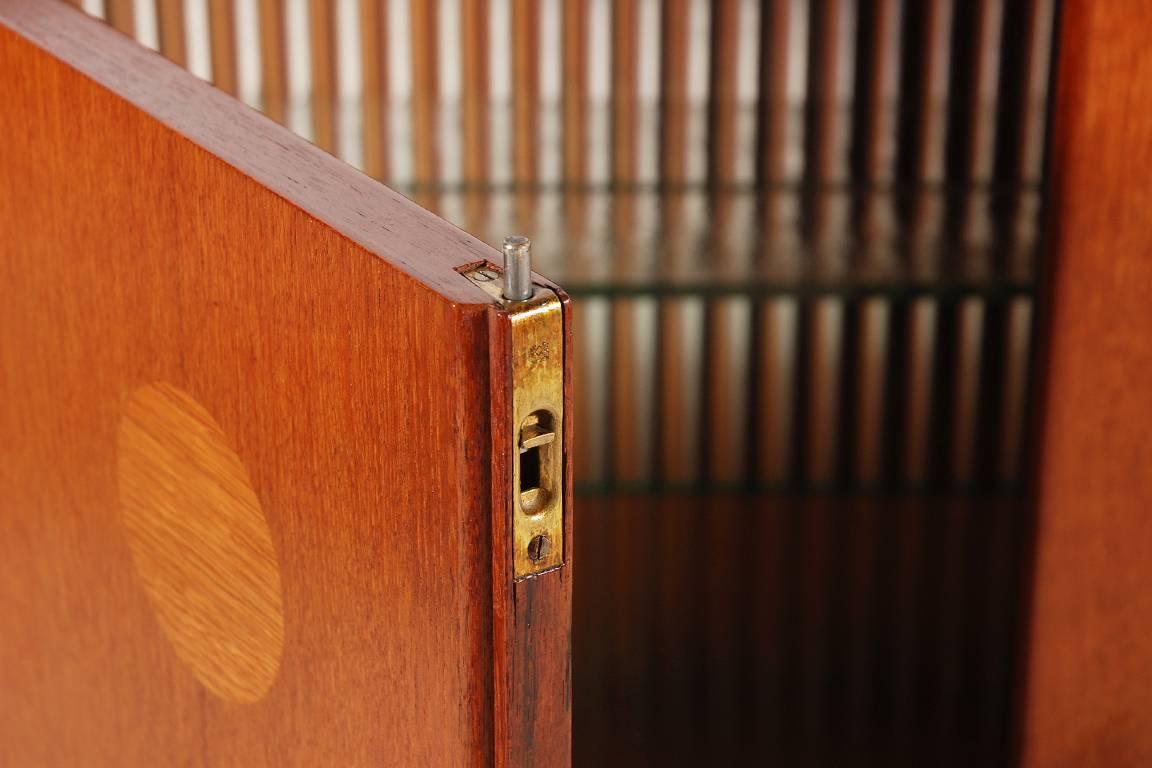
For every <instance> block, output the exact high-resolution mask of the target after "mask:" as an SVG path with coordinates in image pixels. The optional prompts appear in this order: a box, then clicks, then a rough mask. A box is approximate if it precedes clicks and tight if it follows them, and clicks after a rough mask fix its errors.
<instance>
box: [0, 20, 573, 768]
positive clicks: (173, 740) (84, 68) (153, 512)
mask: <svg viewBox="0 0 1152 768" xmlns="http://www.w3.org/2000/svg"><path fill="white" fill-rule="evenodd" d="M0 102H2V103H3V104H4V109H3V110H0V143H2V144H3V146H5V147H6V148H7V149H6V150H5V151H4V152H3V153H2V154H0V232H3V238H2V240H0V272H2V275H3V280H2V281H0V298H2V300H0V336H2V339H3V341H2V343H0V391H2V392H3V406H2V407H0V563H2V566H0V614H2V615H3V617H4V618H3V620H2V621H0V670H3V671H2V672H0V688H2V689H3V695H2V696H0V765H4V766H12V767H13V768H17V767H18V766H76V765H87V766H158V765H174V764H181V765H183V764H189V765H192V764H195V765H201V764H203V765H219V764H236V765H245V766H286V765H340V766H377V765H384V764H387V765H413V766H415V765H422V766H425V765H472V766H488V765H524V764H527V763H528V762H529V761H530V760H532V759H533V756H534V755H536V756H540V760H539V761H538V762H536V763H534V764H538V765H549V766H553V765H554V766H561V765H565V764H567V762H568V745H569V743H570V742H569V734H570V731H569V722H570V719H569V716H568V707H569V706H570V705H569V703H568V702H570V694H569V691H568V690H567V687H566V686H567V680H568V679H569V671H568V657H567V644H568V637H569V632H570V626H569V622H568V613H567V605H568V600H569V591H568V590H569V584H570V577H569V575H568V573H567V571H566V569H565V568H560V569H558V570H556V571H553V572H552V573H551V574H547V575H545V576H542V577H540V578H539V579H538V580H536V581H534V582H532V583H531V584H520V585H518V587H517V590H518V592H517V595H516V596H514V595H513V585H512V583H511V578H510V576H508V577H507V578H506V580H504V578H505V577H504V576H503V574H505V573H508V571H507V570H506V569H504V568H497V567H495V564H496V563H497V562H500V563H503V561H497V559H496V555H495V554H494V553H495V551H496V550H497V549H498V548H499V546H498V543H497V542H494V541H493V535H494V534H495V533H496V532H497V531H498V526H494V525H493V523H492V515H493V505H492V503H491V502H490V500H491V499H493V498H494V497H495V496H496V492H495V491H494V490H493V488H494V487H495V486H497V485H498V483H499V481H500V477H501V476H495V477H494V475H493V472H494V471H495V470H494V467H495V464H494V463H493V461H492V452H493V447H492V446H493V442H492V441H493V439H494V438H493V427H492V423H491V420H492V419H494V418H499V415H500V413H501V411H500V410H499V408H498V407H497V405H498V403H499V402H503V401H505V400H506V398H507V394H506V393H505V389H506V388H507V387H508V386H509V372H508V369H507V368H505V367H504V366H503V364H502V362H501V361H504V360H506V356H504V357H502V356H501V355H500V352H501V351H502V350H503V349H504V348H503V346H501V342H500V338H499V337H498V329H500V328H502V327H504V325H506V323H507V318H506V315H505V314H503V313H502V312H500V311H497V310H496V308H495V306H494V305H493V304H492V302H491V301H490V300H489V299H488V298H487V297H486V295H485V294H484V293H483V292H482V291H480V290H479V289H478V288H476V287H475V286H474V285H473V284H472V283H471V282H470V281H469V280H467V279H466V278H464V277H463V276H461V275H460V274H458V273H457V272H456V271H455V268H457V267H459V266H461V265H464V264H468V263H473V262H476V261H480V260H483V259H491V258H494V257H496V256H497V254H496V253H495V252H493V251H492V250H491V249H488V248H486V247H485V246H483V245H481V244H480V243H478V242H477V241H475V240H473V239H472V238H470V237H468V236H467V235H465V234H463V233H461V232H460V231H459V230H457V229H455V228H453V227H451V226H450V225H448V224H446V223H445V222H443V221H442V220H440V219H438V218H436V217H435V216H432V215H431V214H429V213H427V212H426V211H423V210H421V209H420V208H418V207H417V206H416V205H414V204H413V203H411V202H409V201H407V200H405V199H404V198H403V197H401V196H400V195H398V194H395V193H393V192H391V191H390V190H388V189H386V188H384V187H382V186H380V185H379V184H378V183H376V182H374V181H372V180H370V179H367V178H366V177H364V176H363V175H361V174H359V173H357V172H355V171H354V170H352V169H351V168H349V167H347V166H346V165H344V164H343V163H341V162H339V161H337V160H335V159H334V158H332V157H330V156H328V155H326V154H325V153H323V152H322V151H320V150H318V149H316V148H314V147H312V146H310V145H308V144H307V143H306V142H303V141H302V140H300V139H298V138H297V137H295V136H293V135H291V134H290V133H288V132H287V131H286V130H284V129H283V128H281V127H280V126H277V125H275V124H274V123H272V122H271V121H269V120H267V119H265V118H263V117H261V116H259V115H257V114H256V113H254V112H252V111H251V110H249V109H247V108H246V107H244V106H243V105H241V104H239V103H238V102H236V101H235V100H233V99H232V98H230V97H228V96H226V95H224V94H222V93H220V92H219V91H216V90H214V89H213V88H211V87H210V86H209V85H207V84H205V83H202V82H199V81H197V80H196V79H195V78H194V77H192V76H191V75H189V74H188V73H186V72H184V71H183V70H181V69H179V68H178V67H176V66H174V65H172V64H169V63H167V62H165V61H163V60H162V59H161V58H160V57H159V56H158V55H156V54H153V53H151V52H148V51H146V50H145V49H143V48H141V47H140V46H138V45H137V44H135V43H134V42H132V41H130V40H129V39H128V38H125V37H123V36H121V35H119V34H118V33H117V32H115V31H113V30H111V29H110V28H107V27H105V26H103V25H101V24H99V23H97V22H96V21H93V20H91V19H88V18H86V17H84V16H83V15H81V14H79V13H78V12H77V11H75V10H74V9H71V8H69V7H67V6H65V5H63V4H59V3H55V2H37V1H34V0H0ZM493 344H495V345H496V346H495V347H493ZM493 350H495V351H493ZM509 365H510V364H509ZM500 444H501V445H503V444H504V443H503V442H501V443H500ZM501 450H503V449H501ZM566 471H567V470H566ZM569 474H570V471H569ZM514 597H515V602H514ZM529 598H533V599H529ZM505 670H507V671H508V674H507V675H505V674H503V672H504V671H505ZM545 758H546V759H545Z"/></svg>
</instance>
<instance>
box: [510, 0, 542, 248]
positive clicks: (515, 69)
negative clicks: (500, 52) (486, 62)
mask: <svg viewBox="0 0 1152 768" xmlns="http://www.w3.org/2000/svg"><path fill="white" fill-rule="evenodd" d="M511 47H512V51H511V54H512V133H513V138H512V181H513V183H514V184H515V185H516V188H517V191H516V218H517V220H518V226H519V227H520V228H521V229H528V230H531V229H532V228H533V227H532V220H533V209H534V202H535V190H534V189H533V186H534V185H535V184H536V181H537V175H536V166H537V156H538V146H537V133H538V128H537V123H538V122H539V120H538V113H539V100H540V62H539V58H540V14H539V8H538V6H537V0H512V44H511Z"/></svg>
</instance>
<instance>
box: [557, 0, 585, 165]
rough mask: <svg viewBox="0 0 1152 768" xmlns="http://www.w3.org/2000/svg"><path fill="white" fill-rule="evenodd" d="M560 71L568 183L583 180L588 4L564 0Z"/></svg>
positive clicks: (575, 0) (583, 0)
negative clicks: (562, 76)
mask: <svg viewBox="0 0 1152 768" xmlns="http://www.w3.org/2000/svg"><path fill="white" fill-rule="evenodd" d="M562 34H563V39H562V41H561V45H562V46H563V56H564V64H563V73H564V81H563V83H562V85H561V88H562V90H563V99H564V181H565V183H566V184H567V185H568V186H575V185H581V184H583V183H584V181H585V174H586V165H585V164H586V157H587V148H586V146H585V142H586V141H587V125H586V121H587V119H588V118H587V114H586V108H587V99H588V4H587V0H564V27H563V32H562Z"/></svg>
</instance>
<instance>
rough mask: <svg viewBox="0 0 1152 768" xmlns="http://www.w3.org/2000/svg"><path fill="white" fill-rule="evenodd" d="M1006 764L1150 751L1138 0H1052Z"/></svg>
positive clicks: (1148, 270)
mask: <svg viewBox="0 0 1152 768" xmlns="http://www.w3.org/2000/svg"><path fill="white" fill-rule="evenodd" d="M1062 28H1063V33H1062V43H1061V48H1060V63H1059V74H1058V85H1059V87H1058V92H1057V98H1056V112H1055V132H1054V135H1053V146H1052V184H1053V189H1052V210H1051V212H1050V216H1049V220H1050V223H1051V234H1052V240H1053V244H1054V246H1055V247H1054V249H1053V251H1054V252H1053V262H1052V265H1051V278H1050V281H1049V282H1050V291H1049V296H1048V298H1049V299H1050V301H1049V311H1048V323H1047V328H1046V335H1047V337H1048V338H1047V346H1048V352H1047V355H1046V365H1045V367H1044V369H1043V370H1042V374H1043V377H1044V387H1043V389H1044V392H1043V396H1042V398H1041V403H1042V415H1043V418H1042V424H1041V429H1040V433H1039V434H1040V439H1039V445H1038V454H1039V455H1038V459H1039V464H1038V466H1039V472H1038V480H1039V484H1038V498H1037V503H1038V510H1037V529H1036V549H1037V558H1036V571H1035V587H1034V592H1035V594H1034V600H1033V602H1034V606H1033V611H1032V621H1031V630H1030V637H1029V643H1028V656H1027V675H1028V676H1027V683H1026V685H1025V687H1024V695H1023V704H1024V718H1023V719H1024V739H1023V761H1022V762H1023V765H1025V766H1027V768H1063V767H1064V766H1068V767H1069V768H1071V767H1073V766H1074V767H1075V768H1091V767H1093V766H1100V767H1101V768H1105V767H1106V768H1126V767H1127V766H1132V767H1133V768H1135V767H1136V766H1147V765H1152V395H1150V393H1152V384H1150V379H1152V6H1150V5H1149V4H1147V3H1100V2H1092V0H1068V1H1067V2H1065V3H1064V9H1063V19H1062Z"/></svg>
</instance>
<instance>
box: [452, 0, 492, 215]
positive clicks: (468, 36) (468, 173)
mask: <svg viewBox="0 0 1152 768" xmlns="http://www.w3.org/2000/svg"><path fill="white" fill-rule="evenodd" d="M488 25H489V2H488V0H461V5H460V67H461V70H460V75H461V77H460V83H461V89H462V93H461V104H460V109H461V128H462V133H463V163H462V170H463V181H464V186H465V192H464V195H465V203H464V217H465V221H466V223H467V227H468V229H469V231H471V232H472V233H473V234H476V235H479V236H480V237H485V236H490V237H495V236H496V235H495V233H488V232H484V231H482V230H483V229H484V228H485V224H486V221H487V216H486V211H487V210H488V205H487V200H486V198H487V193H486V192H485V191H484V189H483V187H484V185H485V184H487V183H488V176H489V162H488V142H489V107H488V98H489V86H488V78H489V73H488V69H489V67H488V60H489V55H490V51H489V45H490V43H489V34H488Z"/></svg>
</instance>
